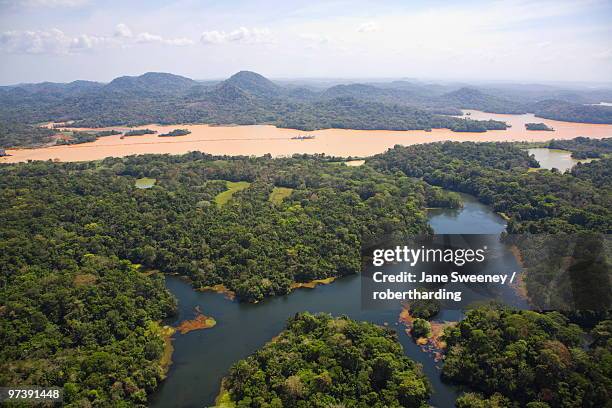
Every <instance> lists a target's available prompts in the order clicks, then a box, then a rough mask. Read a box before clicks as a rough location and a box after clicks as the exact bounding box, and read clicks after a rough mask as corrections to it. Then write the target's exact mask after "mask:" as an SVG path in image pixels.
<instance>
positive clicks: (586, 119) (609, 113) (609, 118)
mask: <svg viewBox="0 0 612 408" xmlns="http://www.w3.org/2000/svg"><path fill="white" fill-rule="evenodd" d="M530 111H531V112H533V113H535V115H536V116H538V117H541V118H546V119H554V120H563V121H566V122H580V123H608V124H610V123H612V106H605V105H583V104H578V103H571V102H567V101H559V100H545V101H540V102H538V103H535V104H533V105H532V107H531V108H530Z"/></svg>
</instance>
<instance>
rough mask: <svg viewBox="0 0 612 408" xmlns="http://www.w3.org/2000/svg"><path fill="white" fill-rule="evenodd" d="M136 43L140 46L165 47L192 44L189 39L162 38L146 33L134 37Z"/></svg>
mask: <svg viewBox="0 0 612 408" xmlns="http://www.w3.org/2000/svg"><path fill="white" fill-rule="evenodd" d="M136 42H138V43H141V44H155V43H157V44H166V45H176V46H185V45H192V44H194V41H193V40H190V39H189V38H164V37H162V36H161V35H157V34H151V33H148V32H146V31H145V32H142V33H140V34H138V35H137V36H136Z"/></svg>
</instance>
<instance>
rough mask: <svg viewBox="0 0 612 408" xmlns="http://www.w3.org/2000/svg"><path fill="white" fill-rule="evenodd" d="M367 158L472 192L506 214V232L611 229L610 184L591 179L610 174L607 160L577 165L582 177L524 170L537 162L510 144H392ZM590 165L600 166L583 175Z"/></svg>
mask: <svg viewBox="0 0 612 408" xmlns="http://www.w3.org/2000/svg"><path fill="white" fill-rule="evenodd" d="M368 163H369V164H370V165H372V166H374V167H375V168H377V169H380V170H386V171H388V172H389V173H395V172H396V171H402V172H403V173H404V174H406V175H408V176H411V177H419V178H422V179H423V180H425V181H426V182H427V183H429V184H433V185H436V186H440V187H443V188H447V189H450V190H455V191H460V192H464V193H468V194H472V195H474V196H476V197H478V199H479V200H480V201H481V202H483V203H485V204H487V205H490V206H491V207H493V209H494V210H495V211H497V212H500V213H505V214H507V215H508V216H509V217H510V221H509V223H508V227H507V230H508V232H509V233H544V232H547V233H559V232H568V233H572V232H578V231H585V230H590V231H601V232H610V231H612V214H611V210H610V209H611V208H612V202H611V197H612V191H611V190H610V189H611V188H612V187H611V185H610V184H607V185H604V184H598V185H594V184H593V183H592V182H591V179H592V178H593V179H595V178H598V179H600V180H602V179H607V178H609V176H606V177H602V175H600V174H599V173H601V172H603V173H605V174H609V169H610V164H611V161H602V163H589V164H584V165H582V166H581V167H579V169H580V170H579V172H580V173H582V175H583V176H582V177H575V176H573V175H572V174H559V173H555V172H548V171H546V172H544V171H540V172H527V170H528V168H529V167H538V164H537V162H536V161H535V160H534V159H533V158H531V157H529V156H528V154H527V153H526V152H524V151H521V150H520V149H518V148H517V147H514V146H512V145H511V144H508V143H455V142H445V143H432V144H426V145H414V146H406V147H401V146H396V147H395V148H393V149H391V150H389V151H387V152H386V153H384V154H381V155H377V156H373V157H372V158H370V159H369V160H368ZM592 165H593V167H594V168H595V169H599V170H598V171H597V172H594V175H593V177H589V176H586V175H585V173H587V172H588V170H585V169H590V168H591V167H590V166H592Z"/></svg>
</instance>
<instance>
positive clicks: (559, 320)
mask: <svg viewBox="0 0 612 408" xmlns="http://www.w3.org/2000/svg"><path fill="white" fill-rule="evenodd" d="M584 334H585V333H584V332H583V331H582V330H581V329H580V327H578V326H576V325H574V324H571V323H569V322H568V319H567V318H566V317H564V316H563V315H561V314H560V313H557V312H551V313H537V312H532V311H512V310H505V309H490V308H486V307H483V308H479V309H475V310H472V311H470V312H468V314H467V316H466V318H465V319H464V320H462V321H461V322H459V324H458V325H457V326H455V327H452V328H448V329H446V331H445V334H444V337H445V340H446V342H447V344H448V353H447V356H446V360H445V364H444V367H443V371H442V374H443V377H444V378H445V379H447V380H450V381H453V382H455V383H459V384H464V385H467V386H469V387H470V388H471V389H473V390H475V391H478V392H480V393H482V394H484V395H485V396H487V397H486V398H490V399H489V400H485V399H484V398H483V397H482V396H478V395H475V394H466V395H465V396H463V397H461V398H459V400H458V401H457V406H458V407H481V406H482V407H489V406H500V407H506V406H528V407H538V408H540V407H548V406H550V407H604V406H607V405H606V404H608V403H609V401H610V397H611V396H610V390H611V389H612V378H611V377H610V371H609V368H610V367H609V361H610V359H611V358H612V348H611V347H610V344H609V343H610V342H609V341H606V345H605V346H599V344H600V343H597V344H594V345H593V346H592V347H591V348H589V349H586V350H585V349H584V348H583V347H582V344H583V339H584ZM604 336H605V335H604ZM501 396H503V397H504V398H502V397H501ZM491 400H496V401H497V402H495V404H497V405H495V404H494V403H493V402H491ZM506 400H507V401H508V402H511V403H512V405H511V404H507V403H505V402H503V401H506ZM486 401H489V402H486Z"/></svg>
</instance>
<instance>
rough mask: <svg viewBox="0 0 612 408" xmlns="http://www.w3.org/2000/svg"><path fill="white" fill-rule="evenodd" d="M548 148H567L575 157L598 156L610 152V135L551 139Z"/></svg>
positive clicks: (611, 140) (611, 151)
mask: <svg viewBox="0 0 612 408" xmlns="http://www.w3.org/2000/svg"><path fill="white" fill-rule="evenodd" d="M548 148H549V149H561V150H569V151H571V152H572V157H573V158H575V159H589V158H599V157H603V156H605V155H608V154H610V153H612V137H607V138H603V139H591V138H588V137H577V138H575V139H571V140H555V139H553V140H551V141H550V143H549V144H548Z"/></svg>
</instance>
